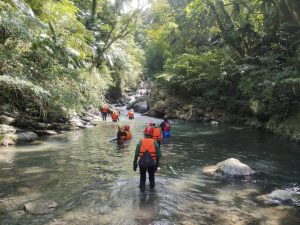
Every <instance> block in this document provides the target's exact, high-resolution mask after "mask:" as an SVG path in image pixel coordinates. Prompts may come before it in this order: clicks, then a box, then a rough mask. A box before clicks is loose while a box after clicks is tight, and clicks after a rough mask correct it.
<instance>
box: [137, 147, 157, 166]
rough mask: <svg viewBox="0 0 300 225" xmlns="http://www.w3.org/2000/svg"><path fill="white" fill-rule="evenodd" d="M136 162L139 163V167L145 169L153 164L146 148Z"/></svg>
mask: <svg viewBox="0 0 300 225" xmlns="http://www.w3.org/2000/svg"><path fill="white" fill-rule="evenodd" d="M138 163H139V166H140V168H142V169H147V168H149V167H152V166H154V165H155V162H154V160H153V158H152V156H151V155H150V152H149V151H148V150H146V151H145V152H144V154H143V155H142V157H141V158H140V160H139V162H138Z"/></svg>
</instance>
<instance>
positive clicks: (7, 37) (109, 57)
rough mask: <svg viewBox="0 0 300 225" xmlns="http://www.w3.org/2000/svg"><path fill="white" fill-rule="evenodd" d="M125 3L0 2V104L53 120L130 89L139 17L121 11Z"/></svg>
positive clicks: (138, 57) (135, 75)
mask: <svg viewBox="0 0 300 225" xmlns="http://www.w3.org/2000/svg"><path fill="white" fill-rule="evenodd" d="M124 2H125V1H115V2H114V3H111V1H105V0H99V1H97V0H85V1H71V0H62V1H55V0H26V1H22V0H6V1H1V2H0V86H1V89H0V100H1V105H2V106H3V105H5V104H10V105H13V106H14V107H16V108H17V109H19V110H21V111H26V112H29V113H31V114H33V115H34V116H38V117H40V118H41V119H43V120H52V121H54V120H57V119H59V118H61V117H66V116H67V115H68V113H69V112H70V111H72V110H75V111H77V112H80V111H82V110H84V109H85V108H86V107H88V106H97V105H98V104H99V103H100V101H103V100H104V96H105V95H106V94H107V93H108V91H109V90H110V89H111V88H115V89H116V90H117V91H118V92H119V95H121V93H122V91H123V90H124V88H125V87H129V88H133V87H135V86H136V85H137V84H138V82H139V80H140V76H141V69H142V66H141V63H140V62H142V57H143V54H142V51H141V50H140V49H139V48H138V47H137V46H136V45H135V43H134V37H133V34H134V31H135V25H136V22H137V18H138V11H132V12H127V13H125V12H122V5H123V4H124ZM118 97H120V96H118Z"/></svg>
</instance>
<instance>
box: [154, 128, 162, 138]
mask: <svg viewBox="0 0 300 225" xmlns="http://www.w3.org/2000/svg"><path fill="white" fill-rule="evenodd" d="M152 138H153V139H154V140H158V141H159V140H160V139H161V131H160V128H158V127H154V129H153V137H152Z"/></svg>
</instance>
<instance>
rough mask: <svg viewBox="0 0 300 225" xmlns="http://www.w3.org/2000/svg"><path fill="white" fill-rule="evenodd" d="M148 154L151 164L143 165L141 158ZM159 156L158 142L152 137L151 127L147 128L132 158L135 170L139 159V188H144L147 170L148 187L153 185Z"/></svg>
mask: <svg viewBox="0 0 300 225" xmlns="http://www.w3.org/2000/svg"><path fill="white" fill-rule="evenodd" d="M145 155H148V157H151V160H152V162H153V164H151V165H150V166H144V165H143V164H142V163H141V159H142V158H143V157H144V156H145ZM160 158H161V152H160V149H159V146H158V143H157V142H156V141H155V140H154V139H152V132H151V129H149V132H146V133H145V136H144V138H142V139H141V140H140V141H139V142H138V144H137V146H136V150H135V156H134V160H133V170H134V171H136V169H137V166H138V163H137V161H138V159H139V169H140V185H139V187H140V189H141V190H144V189H145V184H146V173H147V171H148V175H149V183H150V188H151V189H152V188H154V187H155V176H154V173H155V172H156V171H157V167H158V166H159V161H160Z"/></svg>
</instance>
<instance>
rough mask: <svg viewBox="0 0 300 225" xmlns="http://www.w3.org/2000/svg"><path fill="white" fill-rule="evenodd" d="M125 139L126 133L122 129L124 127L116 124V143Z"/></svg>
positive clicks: (121, 142) (120, 142)
mask: <svg viewBox="0 0 300 225" xmlns="http://www.w3.org/2000/svg"><path fill="white" fill-rule="evenodd" d="M126 139H127V133H126V131H125V129H124V127H120V126H118V132H117V142H118V144H123V143H124V142H125V141H126Z"/></svg>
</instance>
